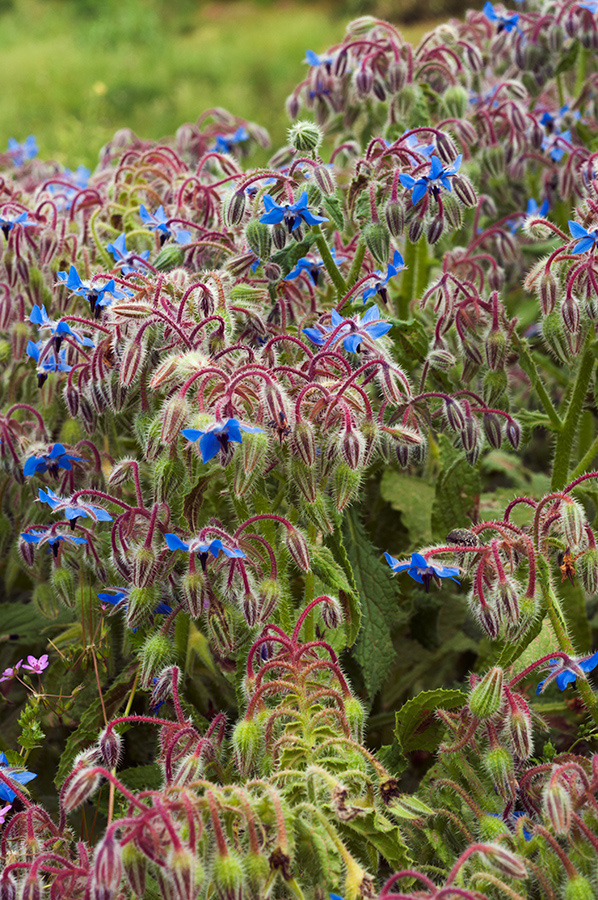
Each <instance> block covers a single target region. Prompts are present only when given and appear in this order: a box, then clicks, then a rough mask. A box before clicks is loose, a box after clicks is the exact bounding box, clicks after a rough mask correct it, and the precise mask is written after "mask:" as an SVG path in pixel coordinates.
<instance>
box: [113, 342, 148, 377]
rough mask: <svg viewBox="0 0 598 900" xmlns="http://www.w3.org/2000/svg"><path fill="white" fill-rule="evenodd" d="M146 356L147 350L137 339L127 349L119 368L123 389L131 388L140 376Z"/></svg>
mask: <svg viewBox="0 0 598 900" xmlns="http://www.w3.org/2000/svg"><path fill="white" fill-rule="evenodd" d="M144 355H145V348H144V347H143V346H142V344H141V342H140V341H138V340H137V339H135V340H133V341H130V342H129V343H128V344H127V346H126V347H125V349H124V351H123V355H122V358H121V361H120V368H119V378H120V383H121V384H122V385H123V387H129V385H131V384H132V383H133V381H134V380H135V378H136V377H137V376H138V375H139V372H140V371H141V366H142V364H143V357H144Z"/></svg>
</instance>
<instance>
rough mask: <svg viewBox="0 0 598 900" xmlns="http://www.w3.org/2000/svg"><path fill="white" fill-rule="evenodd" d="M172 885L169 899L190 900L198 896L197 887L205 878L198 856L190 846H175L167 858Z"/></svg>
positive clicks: (167, 869)
mask: <svg viewBox="0 0 598 900" xmlns="http://www.w3.org/2000/svg"><path fill="white" fill-rule="evenodd" d="M198 870H199V871H198ZM165 872H167V873H168V880H169V883H170V884H169V886H170V898H169V900H189V898H191V897H196V896H197V888H198V887H199V884H200V883H201V881H202V880H203V871H202V870H201V864H200V862H199V859H198V857H197V856H196V854H194V853H193V852H192V851H191V850H190V849H189V847H185V846H180V847H178V848H173V849H172V850H171V852H170V854H169V856H168V859H167V860H166V867H165Z"/></svg>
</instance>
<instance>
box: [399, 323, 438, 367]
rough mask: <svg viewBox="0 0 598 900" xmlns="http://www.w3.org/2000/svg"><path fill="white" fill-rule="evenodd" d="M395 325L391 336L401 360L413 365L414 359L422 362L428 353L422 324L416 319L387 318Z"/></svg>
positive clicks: (426, 339)
mask: <svg viewBox="0 0 598 900" xmlns="http://www.w3.org/2000/svg"><path fill="white" fill-rule="evenodd" d="M389 322H392V324H393V325H394V326H395V327H394V328H393V331H392V337H393V340H394V343H395V347H396V348H397V350H398V351H399V354H400V355H401V361H403V362H407V363H408V364H410V365H413V363H414V361H415V360H417V361H419V362H423V361H424V360H425V358H426V355H427V353H428V343H429V338H428V333H427V331H426V329H425V327H424V325H423V324H422V323H421V322H419V321H418V320H417V319H409V320H407V319H395V318H392V317H391V318H389Z"/></svg>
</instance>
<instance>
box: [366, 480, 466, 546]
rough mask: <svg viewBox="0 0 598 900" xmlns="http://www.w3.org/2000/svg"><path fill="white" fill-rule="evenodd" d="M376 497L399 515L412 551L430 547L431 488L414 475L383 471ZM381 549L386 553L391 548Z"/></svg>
mask: <svg viewBox="0 0 598 900" xmlns="http://www.w3.org/2000/svg"><path fill="white" fill-rule="evenodd" d="M380 494H381V496H382V499H383V500H386V501H387V502H388V503H390V505H391V506H392V508H393V509H396V510H398V512H400V513H401V519H402V521H403V524H404V526H405V528H406V529H407V531H408V532H409V538H410V541H411V545H412V546H413V547H414V548H416V547H422V546H424V545H426V544H430V543H431V541H432V524H431V511H432V503H433V501H434V488H433V487H432V485H431V484H428V483H427V482H425V481H423V480H422V479H421V478H416V476H415V475H407V474H406V473H405V472H396V471H395V470H393V469H387V470H386V471H385V473H384V475H383V476H382V481H381V482H380ZM449 530H450V529H449ZM385 549H388V551H389V552H390V553H392V552H393V550H394V548H393V547H388V548H385Z"/></svg>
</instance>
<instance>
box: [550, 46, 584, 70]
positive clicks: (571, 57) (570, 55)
mask: <svg viewBox="0 0 598 900" xmlns="http://www.w3.org/2000/svg"><path fill="white" fill-rule="evenodd" d="M580 46H581V45H580V43H579V41H573V42H572V43H571V46H570V47H569V49H568V50H567V52H566V53H565V55H564V56H563V57H562V59H561V61H560V63H559V64H558V66H557V67H556V69H555V70H554V74H555V77H556V76H557V75H561V74H562V73H563V72H568V71H569V69H572V68H573V66H574V65H575V62H576V60H577V54H578V53H579V48H580Z"/></svg>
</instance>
